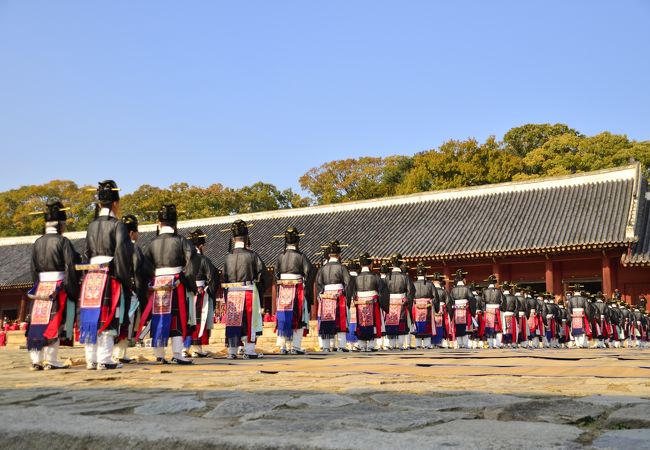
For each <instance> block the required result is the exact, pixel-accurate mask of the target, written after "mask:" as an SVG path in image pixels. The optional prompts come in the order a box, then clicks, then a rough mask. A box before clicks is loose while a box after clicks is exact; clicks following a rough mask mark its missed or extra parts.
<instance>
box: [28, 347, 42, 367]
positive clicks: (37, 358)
mask: <svg viewBox="0 0 650 450" xmlns="http://www.w3.org/2000/svg"><path fill="white" fill-rule="evenodd" d="M44 353H45V347H43V348H42V349H40V350H30V351H29V359H31V360H32V364H39V365H40V364H42V363H43V354H44Z"/></svg>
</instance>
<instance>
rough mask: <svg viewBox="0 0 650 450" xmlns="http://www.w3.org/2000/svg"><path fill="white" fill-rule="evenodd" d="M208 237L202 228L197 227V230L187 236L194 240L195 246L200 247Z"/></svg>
mask: <svg viewBox="0 0 650 450" xmlns="http://www.w3.org/2000/svg"><path fill="white" fill-rule="evenodd" d="M206 237H208V235H207V234H205V233H204V232H203V230H201V229H200V228H197V229H196V230H194V231H192V232H191V233H190V234H189V235H188V236H187V238H188V239H189V240H190V241H192V243H193V244H194V246H196V247H198V246H199V245H203V244H205V238H206Z"/></svg>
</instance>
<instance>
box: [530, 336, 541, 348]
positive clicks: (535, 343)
mask: <svg viewBox="0 0 650 450" xmlns="http://www.w3.org/2000/svg"><path fill="white" fill-rule="evenodd" d="M528 346H529V347H534V348H537V347H539V338H538V337H537V336H535V337H534V338H532V339H529V340H528Z"/></svg>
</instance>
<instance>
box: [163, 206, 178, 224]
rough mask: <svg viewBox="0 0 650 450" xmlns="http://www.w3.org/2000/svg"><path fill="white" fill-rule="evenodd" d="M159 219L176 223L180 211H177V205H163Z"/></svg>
mask: <svg viewBox="0 0 650 450" xmlns="http://www.w3.org/2000/svg"><path fill="white" fill-rule="evenodd" d="M158 221H159V222H165V223H171V224H174V225H176V222H177V221H178V212H177V211H176V205H174V204H173V203H171V204H169V205H162V206H161V207H160V209H159V210H158Z"/></svg>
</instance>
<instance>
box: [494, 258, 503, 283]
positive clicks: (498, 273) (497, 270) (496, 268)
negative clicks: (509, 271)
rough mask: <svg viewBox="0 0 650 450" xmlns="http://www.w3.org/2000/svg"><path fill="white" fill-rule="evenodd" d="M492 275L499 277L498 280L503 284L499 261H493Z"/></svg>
mask: <svg viewBox="0 0 650 450" xmlns="http://www.w3.org/2000/svg"><path fill="white" fill-rule="evenodd" d="M492 273H493V274H494V275H496V276H497V280H498V281H499V283H501V282H502V281H504V280H502V279H501V278H502V277H501V263H500V262H498V261H497V260H494V261H492Z"/></svg>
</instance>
